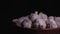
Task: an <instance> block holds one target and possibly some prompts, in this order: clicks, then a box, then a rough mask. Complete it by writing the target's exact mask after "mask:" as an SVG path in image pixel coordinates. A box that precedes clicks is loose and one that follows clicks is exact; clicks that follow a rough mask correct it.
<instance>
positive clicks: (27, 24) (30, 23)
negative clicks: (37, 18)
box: [23, 18, 32, 28]
mask: <svg viewBox="0 0 60 34" xmlns="http://www.w3.org/2000/svg"><path fill="white" fill-rule="evenodd" d="M31 26H32V21H31V20H29V18H27V19H25V20H24V22H23V27H24V28H31Z"/></svg>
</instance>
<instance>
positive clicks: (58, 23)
mask: <svg viewBox="0 0 60 34" xmlns="http://www.w3.org/2000/svg"><path fill="white" fill-rule="evenodd" d="M55 21H56V24H57V25H58V27H60V17H55Z"/></svg>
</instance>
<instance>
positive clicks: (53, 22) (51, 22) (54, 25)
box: [49, 16, 58, 28]
mask: <svg viewBox="0 0 60 34" xmlns="http://www.w3.org/2000/svg"><path fill="white" fill-rule="evenodd" d="M49 21H50V28H57V27H58V26H57V24H56V21H55V20H54V17H53V16H49Z"/></svg>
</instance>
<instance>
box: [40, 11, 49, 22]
mask: <svg viewBox="0 0 60 34" xmlns="http://www.w3.org/2000/svg"><path fill="white" fill-rule="evenodd" d="M39 18H41V19H43V20H45V21H47V20H48V17H47V15H46V14H44V13H42V12H40V13H39Z"/></svg>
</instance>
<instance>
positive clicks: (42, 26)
mask: <svg viewBox="0 0 60 34" xmlns="http://www.w3.org/2000/svg"><path fill="white" fill-rule="evenodd" d="M38 22H39V25H40V28H43V29H45V28H46V22H45V21H44V20H43V19H38Z"/></svg>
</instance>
